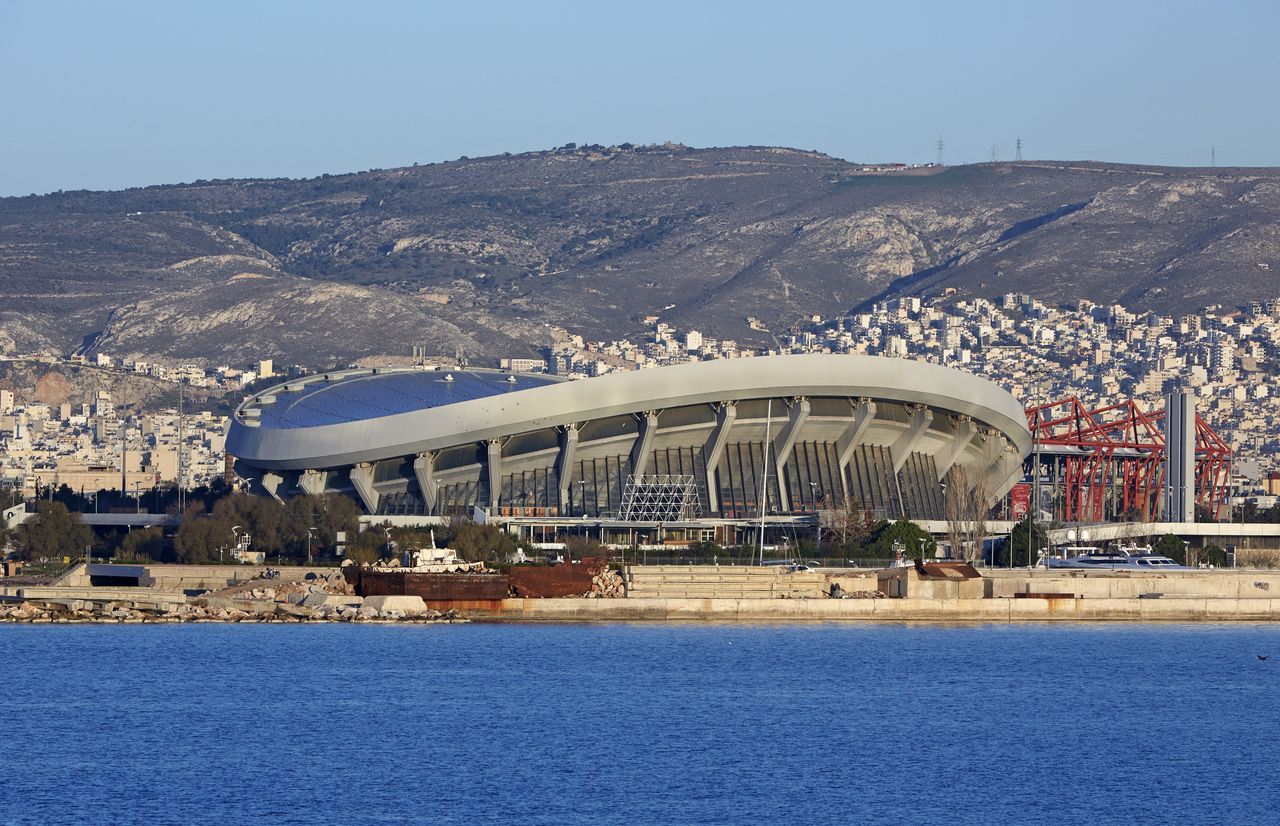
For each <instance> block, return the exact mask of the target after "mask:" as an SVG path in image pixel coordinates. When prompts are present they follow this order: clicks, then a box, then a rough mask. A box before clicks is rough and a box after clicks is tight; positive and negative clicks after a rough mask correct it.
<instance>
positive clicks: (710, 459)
mask: <svg viewBox="0 0 1280 826" xmlns="http://www.w3.org/2000/svg"><path fill="white" fill-rule="evenodd" d="M737 418H738V408H737V406H736V405H735V404H734V403H733V402H724V403H723V404H721V405H720V409H719V410H718V411H717V412H716V428H715V430H713V431H711V438H709V439H707V442H706V444H704V445H703V446H702V458H703V461H704V462H705V463H706V466H707V509H708V510H709V511H710V512H711V513H719V512H720V490H719V489H718V488H717V487H716V468H718V467H720V459H721V458H722V457H723V456H724V449H725V446H726V445H727V444H729V432H730V431H731V430H733V422H734V420H735V419H737Z"/></svg>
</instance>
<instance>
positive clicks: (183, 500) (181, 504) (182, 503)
mask: <svg viewBox="0 0 1280 826" xmlns="http://www.w3.org/2000/svg"><path fill="white" fill-rule="evenodd" d="M183 436H184V433H183V430H182V380H181V379H179V380H178V513H179V514H182V513H184V512H186V510H187V494H186V487H185V485H184V484H183V483H184V482H185V479H186V474H185V472H184V471H185V470H186V468H185V467H184V466H183V461H182V447H183Z"/></svg>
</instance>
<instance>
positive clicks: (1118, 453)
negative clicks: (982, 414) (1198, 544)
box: [1027, 396, 1231, 522]
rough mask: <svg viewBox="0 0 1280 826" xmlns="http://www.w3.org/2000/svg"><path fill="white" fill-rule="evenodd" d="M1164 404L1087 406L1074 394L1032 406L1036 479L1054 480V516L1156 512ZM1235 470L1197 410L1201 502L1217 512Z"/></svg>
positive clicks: (1070, 518) (1145, 516) (1089, 518)
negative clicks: (1150, 406) (1153, 406)
mask: <svg viewBox="0 0 1280 826" xmlns="http://www.w3.org/2000/svg"><path fill="white" fill-rule="evenodd" d="M1164 413H1165V412H1164V410H1153V411H1144V410H1143V409H1142V408H1141V407H1139V406H1138V404H1137V403H1136V402H1134V401H1133V400H1132V399H1130V400H1127V401H1124V402H1120V403H1119V404H1113V405H1110V406H1108V407H1101V408H1097V409H1094V410H1090V409H1088V408H1086V407H1085V405H1084V404H1082V403H1081V402H1080V400H1079V399H1078V398H1076V397H1074V396H1072V397H1069V398H1065V399H1061V400H1058V401H1053V402H1049V403H1048V404H1043V405H1039V406H1037V407H1029V408H1027V426H1028V427H1029V428H1030V430H1031V433H1032V437H1033V440H1034V445H1035V448H1034V449H1033V452H1032V456H1031V458H1030V460H1029V461H1030V462H1031V463H1032V467H1034V466H1035V464H1034V463H1035V461H1036V458H1035V457H1036V456H1037V455H1039V457H1040V460H1039V461H1040V467H1039V469H1038V473H1037V474H1036V481H1037V483H1039V484H1040V485H1041V486H1042V489H1043V486H1044V485H1046V484H1047V485H1051V486H1052V490H1053V496H1052V504H1053V511H1054V516H1055V518H1058V519H1062V520H1063V521H1067V522H1101V521H1104V520H1105V519H1108V518H1120V517H1124V516H1128V517H1130V518H1137V519H1140V520H1143V521H1150V520H1154V519H1156V518H1157V517H1158V516H1159V512H1160V503H1161V491H1162V489H1163V486H1164V468H1165V444H1164V427H1163V419H1164ZM1230 472H1231V448H1230V447H1228V446H1227V444H1226V442H1224V441H1223V440H1222V439H1221V437H1219V436H1218V434H1217V433H1215V432H1214V431H1213V429H1212V428H1210V427H1209V425H1207V424H1206V423H1205V422H1204V420H1203V419H1201V418H1200V416H1198V415H1197V416H1196V504H1197V505H1200V506H1202V507H1204V508H1206V509H1207V510H1208V511H1209V513H1210V514H1213V515H1215V516H1216V514H1217V513H1218V509H1219V507H1220V506H1221V504H1222V500H1223V497H1224V495H1225V493H1226V490H1227V483H1228V480H1229V476H1230Z"/></svg>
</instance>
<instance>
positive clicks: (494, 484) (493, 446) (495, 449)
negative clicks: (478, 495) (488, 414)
mask: <svg viewBox="0 0 1280 826" xmlns="http://www.w3.org/2000/svg"><path fill="white" fill-rule="evenodd" d="M488 446H489V461H488V468H489V507H490V508H496V507H498V499H499V497H500V496H501V494H502V441H501V440H499V439H490V440H489V441H488Z"/></svg>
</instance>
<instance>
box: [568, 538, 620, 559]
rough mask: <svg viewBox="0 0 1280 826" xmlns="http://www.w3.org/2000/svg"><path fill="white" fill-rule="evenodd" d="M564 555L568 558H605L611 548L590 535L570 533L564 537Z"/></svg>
mask: <svg viewBox="0 0 1280 826" xmlns="http://www.w3.org/2000/svg"><path fill="white" fill-rule="evenodd" d="M564 555H565V558H566V559H583V558H585V557H588V556H595V557H601V558H603V557H607V556H608V555H609V549H608V548H606V547H605V546H604V545H601V544H600V543H599V542H598V541H596V540H595V539H592V538H591V537H589V536H582V535H581V534H569V535H568V536H566V537H564Z"/></svg>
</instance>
